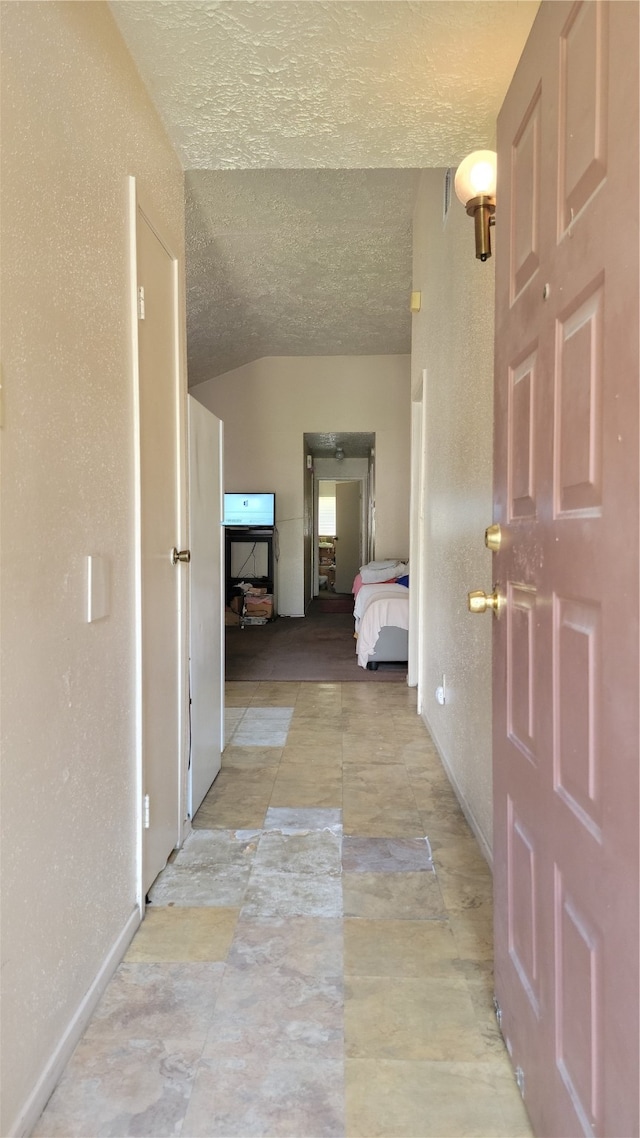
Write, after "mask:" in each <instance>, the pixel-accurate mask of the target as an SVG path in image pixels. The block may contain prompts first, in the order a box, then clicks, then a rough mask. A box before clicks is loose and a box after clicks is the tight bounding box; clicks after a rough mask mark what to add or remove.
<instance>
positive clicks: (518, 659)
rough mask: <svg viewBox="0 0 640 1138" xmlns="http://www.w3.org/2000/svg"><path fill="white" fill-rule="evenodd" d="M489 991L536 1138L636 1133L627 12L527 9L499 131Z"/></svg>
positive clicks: (633, 68)
mask: <svg viewBox="0 0 640 1138" xmlns="http://www.w3.org/2000/svg"><path fill="white" fill-rule="evenodd" d="M498 171H499V185H498V209H497V226H496V242H495V243H496V247H497V256H496V295H497V301H496V303H497V311H496V444H495V478H496V486H495V511H496V512H495V519H494V520H495V521H496V522H498V523H499V524H500V527H501V530H502V540H501V546H500V550H499V552H497V553H496V555H495V560H494V579H495V581H496V582H497V583H498V593H499V594H500V595H501V596H503V597H504V598H505V603H504V604H503V608H502V612H501V613H500V614H499V615H498V617H497V619H495V623H494V633H495V640H494V647H495V654H494V733H495V739H494V754H495V760H494V761H495V770H494V790H495V832H494V866H495V892H496V930H495V931H496V995H497V1000H498V1003H499V1006H500V1009H501V1014H502V1028H503V1032H504V1035H505V1039H506V1041H507V1045H508V1047H509V1050H510V1053H511V1056H512V1061H513V1064H514V1067H515V1068H516V1070H517V1073H518V1076H519V1080H520V1082H521V1084H522V1086H523V1091H524V1097H525V1102H526V1104H527V1107H528V1109H529V1113H530V1115H531V1119H532V1122H533V1125H534V1127H535V1130H536V1133H537V1134H539V1135H541V1136H544V1138H554V1136H555V1138H571V1136H573V1135H592V1134H596V1135H607V1136H609V1138H631V1136H634V1135H637V1134H638V1125H639V1123H638V1067H639V1056H638V1036H639V1025H638V1002H639V997H638V972H639V959H638V891H639V882H638V860H639V843H638V303H639V298H638V4H637V3H635V0H634V2H629V3H627V2H619V0H612V2H604V3H601V2H584V3H583V2H578V3H565V2H564V0H561V2H560V0H558V2H555V0H554V2H553V3H551V2H549V3H547V2H543V4H542V6H541V9H540V12H539V14H538V17H537V20H536V22H535V24H534V27H533V30H532V33H531V36H530V38H529V41H528V43H527V46H526V48H525V51H524V54H523V57H522V59H521V61H520V64H519V66H518V70H517V72H516V75H515V77H514V80H513V83H512V86H511V88H510V90H509V93H508V95H507V97H506V100H505V103H504V106H503V109H502V111H501V114H500V118H499V123H498Z"/></svg>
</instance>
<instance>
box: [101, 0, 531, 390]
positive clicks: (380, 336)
mask: <svg viewBox="0 0 640 1138" xmlns="http://www.w3.org/2000/svg"><path fill="white" fill-rule="evenodd" d="M110 6H111V10H112V11H113V14H114V16H115V18H116V20H117V23H118V25H119V27H120V30H121V32H122V34H123V36H124V38H125V41H126V43H127V45H128V47H129V50H130V52H131V54H132V56H133V58H134V60H135V62H136V65H137V67H138V70H139V71H140V74H141V76H142V79H143V80H144V82H145V84H146V86H147V89H148V90H149V93H150V95H151V97H152V98H153V100H154V103H155V105H156V107H157V109H158V112H159V114H160V116H161V118H162V119H163V121H164V123H165V126H166V129H167V132H168V134H169V136H170V138H171V140H172V142H173V144H174V146H175V147H176V149H177V151H178V153H179V155H180V156H181V159H182V162H183V165H184V168H185V170H187V171H188V172H189V173H188V177H187V262H188V282H189V283H188V296H187V304H188V311H189V371H190V383H192V384H193V383H197V382H200V381H201V380H203V379H206V378H208V377H209V376H213V375H216V374H219V372H220V371H223V370H227V369H229V368H232V367H236V366H238V365H239V364H240V363H244V362H246V361H247V360H249V359H254V358H257V357H259V356H263V355H274V354H284V355H298V354H301V355H306V354H309V355H312V354H318V353H320V354H337V353H338V354H361V353H362V352H363V351H366V352H369V353H378V352H397V351H408V350H409V344H410V341H409V335H410V326H409V321H408V316H407V303H408V291H409V288H410V280H411V243H410V233H409V230H408V229H407V225H406V218H407V212H406V211H407V206H408V204H409V202H410V199H411V195H412V193H413V187H414V181H415V179H414V174H413V171H415V170H418V169H421V168H424V167H447V166H454V165H457V163H458V162H459V161H460V159H461V158H462V157H464V155H465V154H466V153H467V152H468V151H469V150H471V149H475V148H477V147H480V146H486V145H491V143H492V141H493V137H494V131H495V119H496V115H497V112H498V110H499V107H500V104H501V102H502V99H503V97H504V94H505V92H506V89H507V86H508V84H509V80H510V78H511V75H512V74H513V71H514V69H515V65H516V63H517V61H518V58H519V56H520V53H521V51H522V47H523V45H524V41H525V39H526V37H527V34H528V32H529V29H530V26H531V24H532V22H533V19H534V17H535V13H536V11H537V8H538V0H491V2H485V0H470V2H467V0H417V2H409V0H111V5H110ZM287 171H290V172H291V174H290V176H287V174H286V172H287ZM367 175H368V176H367ZM394 175H395V176H394ZM396 212H397V217H396V216H395V214H396ZM369 223H370V224H369ZM376 236H377V240H376Z"/></svg>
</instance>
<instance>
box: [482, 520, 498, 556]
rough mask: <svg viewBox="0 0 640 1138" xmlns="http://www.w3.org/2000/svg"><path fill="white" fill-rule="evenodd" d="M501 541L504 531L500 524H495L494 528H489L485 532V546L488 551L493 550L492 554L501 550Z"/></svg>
mask: <svg viewBox="0 0 640 1138" xmlns="http://www.w3.org/2000/svg"><path fill="white" fill-rule="evenodd" d="M501 541H502V530H501V529H500V526H499V525H498V523H497V522H494V523H493V525H492V526H488V527H487V529H486V530H485V531H484V544H485V545H486V547H487V549H490V550H491V552H492V553H497V552H498V550H499V549H500V543H501Z"/></svg>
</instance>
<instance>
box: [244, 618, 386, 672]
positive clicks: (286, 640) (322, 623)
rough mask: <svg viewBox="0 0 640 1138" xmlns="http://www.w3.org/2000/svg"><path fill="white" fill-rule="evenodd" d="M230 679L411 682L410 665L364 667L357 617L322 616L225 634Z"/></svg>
mask: <svg viewBox="0 0 640 1138" xmlns="http://www.w3.org/2000/svg"><path fill="white" fill-rule="evenodd" d="M225 647H226V651H225V656H226V679H227V680H230V681H232V680H316V681H317V680H320V681H322V680H324V681H325V682H328V683H330V682H335V683H345V682H347V681H349V680H353V681H354V682H360V683H362V682H371V683H389V682H390V681H391V682H394V681H395V682H402V683H406V680H407V666H406V664H381V665H380V667H379V668H378V670H377V671H376V672H370V671H367V670H366V669H365V668H360V667H358V662H357V660H356V647H355V640H354V638H353V615H352V613H351V612H348V613H340V612H339V613H326V612H319V611H318V602H317V600H316V601H314V602H312V604H311V606H310V608H309V612H308V614H307V616H305V617H286V616H281V617H278V618H277V620H274V621H273V622H272V623H271V624H264V625H253V626H248V627H247V628H242V629H241V628H237V627H228V628H226V629H225Z"/></svg>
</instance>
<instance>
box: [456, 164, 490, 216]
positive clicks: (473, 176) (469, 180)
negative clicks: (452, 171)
mask: <svg viewBox="0 0 640 1138" xmlns="http://www.w3.org/2000/svg"><path fill="white" fill-rule="evenodd" d="M496 157H497V156H496V153H495V151H494V150H474V152H473V154H469V155H468V156H467V157H466V158H464V159H463V161H462V162H461V163H460V165H459V166H458V169H457V170H456V177H455V182H454V186H455V191H456V196H457V197H458V198H459V199H460V201H461V202H462V204H463V205H464V206H466V204H467V202H468V201H471V199H472V198H477V197H478V195H479V194H485V195H486V196H487V197H492V198H495V196H496Z"/></svg>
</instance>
